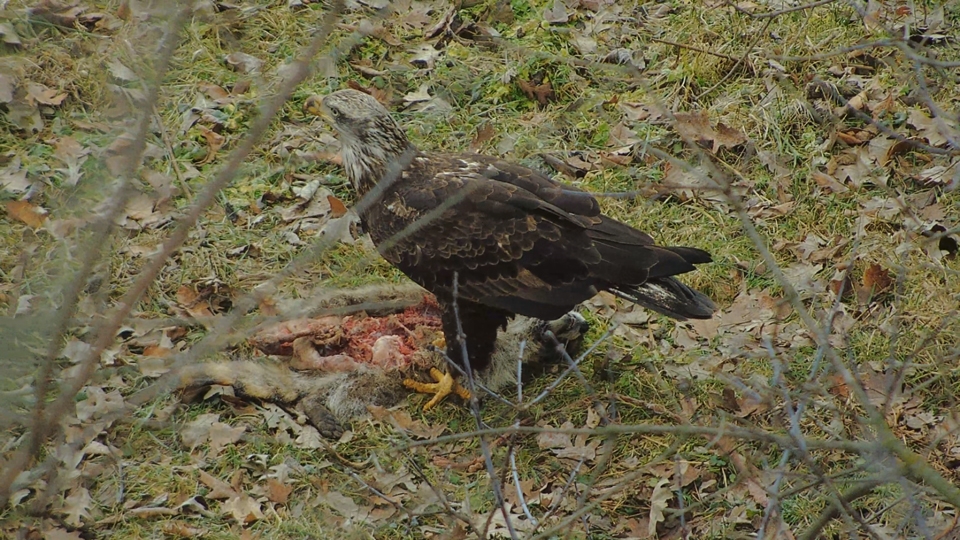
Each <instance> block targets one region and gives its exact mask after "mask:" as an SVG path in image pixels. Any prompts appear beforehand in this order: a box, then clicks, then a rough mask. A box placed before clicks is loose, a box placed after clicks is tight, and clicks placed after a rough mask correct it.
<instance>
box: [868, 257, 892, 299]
mask: <svg viewBox="0 0 960 540" xmlns="http://www.w3.org/2000/svg"><path fill="white" fill-rule="evenodd" d="M891 285H893V278H892V277H890V271H889V270H886V269H884V268H883V267H881V266H880V265H879V264H871V265H870V266H869V267H868V268H867V270H866V271H865V272H864V273H863V286H864V288H866V289H867V290H870V291H872V292H873V294H877V293H881V292H885V291H886V290H887V289H889V288H890V286H891Z"/></svg>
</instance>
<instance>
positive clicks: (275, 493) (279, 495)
mask: <svg viewBox="0 0 960 540" xmlns="http://www.w3.org/2000/svg"><path fill="white" fill-rule="evenodd" d="M291 492H293V486H288V485H286V484H284V483H283V482H281V481H279V480H277V479H276V478H268V479H267V498H268V499H270V501H271V502H275V503H277V504H287V500H288V499H289V498H290V493H291Z"/></svg>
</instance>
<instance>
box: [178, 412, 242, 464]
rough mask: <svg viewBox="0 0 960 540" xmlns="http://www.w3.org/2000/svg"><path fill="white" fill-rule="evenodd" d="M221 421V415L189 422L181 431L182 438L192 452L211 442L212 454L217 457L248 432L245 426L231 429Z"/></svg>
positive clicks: (210, 415)
mask: <svg viewBox="0 0 960 540" xmlns="http://www.w3.org/2000/svg"><path fill="white" fill-rule="evenodd" d="M219 419H220V415H219V414H201V415H200V416H198V417H197V419H196V420H194V421H192V422H188V423H187V424H185V425H184V426H183V428H181V429H180V438H181V439H182V440H183V443H184V444H186V445H187V446H189V447H190V450H191V451H193V449H194V448H196V447H197V446H199V445H200V444H203V443H205V442H209V443H210V452H212V453H213V454H214V455H216V454H218V453H220V450H222V449H223V447H224V446H226V445H228V444H233V443H235V442H237V441H239V440H240V437H241V436H243V432H244V431H246V430H247V428H246V427H244V426H238V427H235V428H234V427H230V426H229V425H227V424H224V423H222V422H219Z"/></svg>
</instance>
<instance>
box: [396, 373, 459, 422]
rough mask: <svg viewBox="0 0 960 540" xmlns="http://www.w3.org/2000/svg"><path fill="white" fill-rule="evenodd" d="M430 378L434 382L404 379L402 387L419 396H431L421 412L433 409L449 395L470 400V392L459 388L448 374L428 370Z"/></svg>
mask: <svg viewBox="0 0 960 540" xmlns="http://www.w3.org/2000/svg"><path fill="white" fill-rule="evenodd" d="M430 376H431V377H433V380H434V381H436V382H432V383H422V382H420V381H415V380H413V379H405V380H404V381H403V385H404V386H406V387H407V388H410V389H411V390H414V391H416V392H420V393H421V394H433V398H431V399H430V401H428V402H427V404H426V405H424V406H423V411H424V412H426V411H429V410H430V409H432V408H433V407H435V406H436V405H437V404H438V403H440V401H442V400H443V398H445V397H447V396H448V395H450V394H457V395H458V396H460V397H462V398H463V399H470V391H469V390H467V389H466V388H464V387H462V386H460V383H458V382H457V381H455V380H454V379H453V376H452V375H450V374H449V373H444V372H442V371H440V370H439V369H437V368H430Z"/></svg>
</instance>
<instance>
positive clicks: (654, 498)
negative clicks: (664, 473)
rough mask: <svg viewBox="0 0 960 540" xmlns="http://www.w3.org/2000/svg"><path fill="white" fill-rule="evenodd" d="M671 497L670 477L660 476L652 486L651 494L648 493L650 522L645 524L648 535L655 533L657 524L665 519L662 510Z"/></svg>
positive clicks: (665, 507)
mask: <svg viewBox="0 0 960 540" xmlns="http://www.w3.org/2000/svg"><path fill="white" fill-rule="evenodd" d="M672 498H673V491H672V490H671V489H670V479H669V478H661V479H660V481H659V482H657V485H656V486H655V487H654V488H653V494H652V495H650V522H649V523H648V524H647V534H649V535H650V536H655V535H656V534H657V524H658V523H660V522H661V521H663V520H664V519H665V517H664V515H663V511H664V510H666V509H667V505H668V504H669V503H670V499H672Z"/></svg>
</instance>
